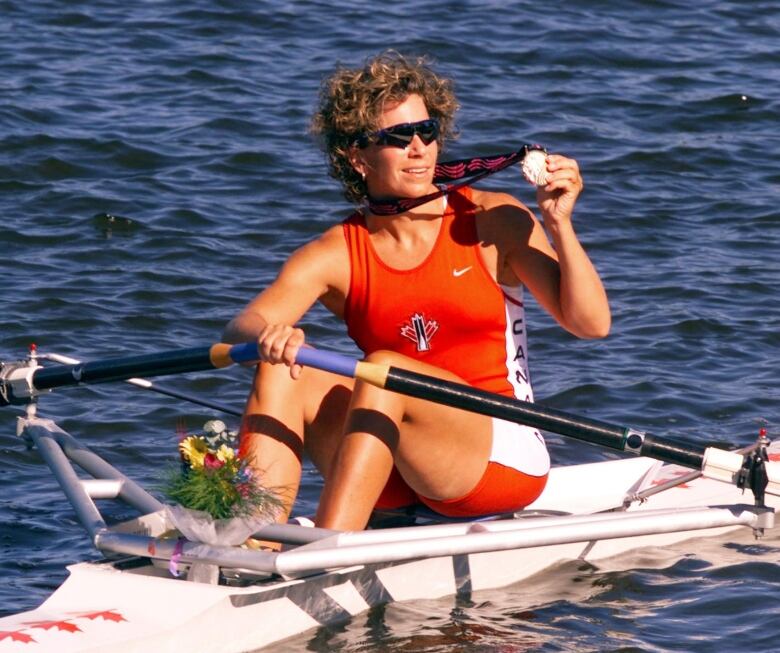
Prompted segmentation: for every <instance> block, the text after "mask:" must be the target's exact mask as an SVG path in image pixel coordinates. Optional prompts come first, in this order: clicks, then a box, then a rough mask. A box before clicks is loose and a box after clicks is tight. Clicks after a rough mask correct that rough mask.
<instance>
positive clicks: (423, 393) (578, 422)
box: [384, 367, 704, 469]
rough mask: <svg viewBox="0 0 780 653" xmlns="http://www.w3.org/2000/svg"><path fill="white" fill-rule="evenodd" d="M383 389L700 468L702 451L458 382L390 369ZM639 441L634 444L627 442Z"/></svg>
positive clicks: (702, 449) (686, 444) (693, 446)
mask: <svg viewBox="0 0 780 653" xmlns="http://www.w3.org/2000/svg"><path fill="white" fill-rule="evenodd" d="M384 387H385V388H387V389H388V390H393V391H395V392H400V393H402V394H406V395H410V396H413V397H418V398H420V399H427V400H431V401H435V402H437V403H441V404H446V405H448V406H453V407H455V408H463V409H465V410H470V411H472V412H475V413H481V414H483V415H489V416H491V417H498V418H500V419H505V420H508V421H512V422H518V423H520V424H526V425H527V426H532V427H534V428H538V429H542V430H545V431H550V432H551V433H559V434H561V435H565V436H568V437H571V438H575V439H577V440H582V441H584V442H589V443H591V444H597V445H601V446H603V447H608V448H610V449H616V450H618V451H632V452H634V453H638V454H641V455H645V456H650V457H652V458H656V459H658V460H663V461H664V462H670V463H676V464H678V465H683V466H685V467H692V468H694V469H701V466H702V463H703V459H704V447H698V446H696V445H691V444H690V443H682V442H677V441H675V440H672V439H670V438H655V437H653V436H651V435H644V434H640V433H637V432H635V431H632V430H631V429H629V428H625V427H621V426H614V425H611V424H607V423H605V422H600V421H598V420H593V419H588V418H585V417H580V416H577V415H570V414H568V413H565V412H563V411H559V410H555V409H553V408H546V407H544V406H541V405H539V404H532V403H529V402H526V401H521V400H519V399H514V398H512V397H503V396H501V395H496V394H493V393H491V392H486V391H484V390H478V389H476V388H472V387H470V386H464V385H462V384H459V383H453V382H451V381H445V380H442V379H437V378H433V377H430V376H426V375H424V374H418V373H416V372H410V371H407V370H401V369H398V368H395V367H390V370H389V372H388V374H387V379H386V381H385V384H384ZM632 438H638V440H637V442H636V444H635V445H634V446H632V442H631V439H632Z"/></svg>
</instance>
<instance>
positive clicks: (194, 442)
mask: <svg viewBox="0 0 780 653" xmlns="http://www.w3.org/2000/svg"><path fill="white" fill-rule="evenodd" d="M208 450H209V447H208V445H207V444H206V441H205V440H204V439H203V438H201V437H198V436H197V435H191V436H189V437H187V438H184V439H183V440H182V441H181V442H180V443H179V451H180V452H181V455H182V456H183V457H184V460H186V461H189V463H190V467H192V468H193V469H202V468H203V459H204V458H205V456H206V453H208Z"/></svg>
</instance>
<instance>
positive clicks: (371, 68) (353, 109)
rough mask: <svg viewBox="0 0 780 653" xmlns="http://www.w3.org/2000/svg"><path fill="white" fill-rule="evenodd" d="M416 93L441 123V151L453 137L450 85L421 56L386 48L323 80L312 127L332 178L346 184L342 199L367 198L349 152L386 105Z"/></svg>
mask: <svg viewBox="0 0 780 653" xmlns="http://www.w3.org/2000/svg"><path fill="white" fill-rule="evenodd" d="M410 95H419V96H420V97H422V99H423V101H424V102H425V106H426V108H427V109H428V113H429V114H430V116H431V117H432V118H437V119H438V120H439V128H440V131H439V138H438V139H437V142H438V143H439V147H442V146H443V145H444V142H445V141H446V139H447V137H451V136H454V130H455V126H454V117H455V112H456V111H457V110H458V106H459V105H458V101H457V100H456V98H455V93H454V91H453V84H452V81H451V80H449V79H446V78H442V77H439V76H437V75H436V74H435V73H434V72H433V70H432V69H431V68H430V65H429V62H428V60H427V59H426V58H425V57H415V58H411V59H408V58H406V57H404V56H403V55H402V54H400V53H398V52H396V51H394V50H388V51H385V52H382V53H380V54H378V55H376V56H374V57H371V58H369V59H367V60H366V62H365V65H364V66H363V67H362V68H345V67H339V68H337V69H336V71H335V72H334V73H333V74H332V75H331V76H330V77H327V78H326V79H325V80H323V83H322V86H321V88H320V97H319V106H318V108H317V112H316V113H315V114H314V117H313V119H312V123H311V130H312V132H313V133H314V134H315V135H317V136H318V137H319V138H320V139H321V141H322V147H323V150H324V151H325V153H326V155H327V158H328V165H329V173H330V176H331V177H333V178H335V179H338V180H339V181H340V182H341V183H342V184H343V186H344V195H345V196H346V198H347V199H348V200H350V201H352V202H361V201H362V200H363V199H364V198H365V197H366V195H367V192H368V191H367V188H366V183H365V181H364V180H363V179H362V178H361V176H360V175H359V174H358V173H357V171H356V170H355V169H354V168H353V167H352V164H351V163H350V161H349V150H350V148H351V147H353V145H354V143H355V140H356V139H357V138H358V137H359V136H361V135H362V134H366V133H369V132H372V131H375V130H376V129H377V128H378V126H379V118H380V116H381V115H382V112H383V110H384V109H385V107H386V106H388V105H393V104H396V103H398V102H403V101H404V100H405V99H406V98H407V97H409V96H410Z"/></svg>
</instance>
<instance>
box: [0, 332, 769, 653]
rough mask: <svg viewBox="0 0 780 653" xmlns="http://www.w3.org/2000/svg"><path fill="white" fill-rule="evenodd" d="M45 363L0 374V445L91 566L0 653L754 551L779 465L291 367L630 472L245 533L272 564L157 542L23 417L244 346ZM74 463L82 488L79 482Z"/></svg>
mask: <svg viewBox="0 0 780 653" xmlns="http://www.w3.org/2000/svg"><path fill="white" fill-rule="evenodd" d="M49 358H51V359H55V360H59V362H60V363H63V362H65V364H59V365H55V366H46V367H44V366H42V365H41V364H40V360H41V357H40V356H39V355H38V354H37V352H36V351H35V350H32V351H31V353H30V355H29V356H28V357H27V358H26V359H25V360H23V361H19V362H15V363H3V364H2V366H1V367H0V405H10V404H17V405H23V406H24V407H25V414H24V415H23V416H20V417H19V418H18V427H17V433H18V434H19V435H20V436H21V437H22V438H24V439H25V440H27V441H28V442H29V443H31V444H32V445H33V446H35V447H36V448H37V450H38V451H39V452H40V454H41V456H42V458H43V459H44V461H45V462H46V464H47V465H48V466H49V468H50V469H51V471H52V473H53V474H54V477H55V478H56V480H57V482H58V483H59V485H60V487H61V488H62V490H63V492H64V493H65V495H66V496H67V498H68V499H69V501H70V502H71V504H72V505H73V508H74V510H75V512H76V515H77V517H78V519H79V521H80V522H81V524H82V526H83V527H84V528H85V529H86V531H87V533H88V534H89V537H90V539H91V541H92V543H93V544H94V546H95V547H96V548H97V549H98V550H99V551H100V552H101V553H103V554H104V555H105V558H104V559H103V560H101V561H98V562H86V563H78V564H74V565H72V566H70V567H69V568H68V569H69V572H70V576H69V577H68V578H67V580H66V581H65V582H64V583H63V584H62V585H61V586H60V587H59V588H58V589H57V590H56V591H55V592H54V593H53V594H52V595H51V596H50V597H49V598H48V599H47V600H46V601H44V602H43V603H42V604H41V605H40V607H38V608H36V609H34V610H31V611H28V612H23V613H20V614H17V615H12V616H9V617H5V618H2V619H0V653H5V652H6V651H34V650H39V651H57V652H58V653H64V652H66V651H112V652H120V651H150V650H151V651H178V650H181V649H182V648H184V647H190V648H192V649H193V650H199V651H209V652H239V651H251V650H256V649H259V648H262V647H263V646H267V645H270V644H272V643H274V642H278V641H280V640H282V639H285V638H288V637H291V636H294V635H297V634H300V633H302V632H304V631H306V630H309V629H311V628H314V627H317V626H320V625H324V624H331V623H335V622H339V621H344V620H346V619H348V618H350V617H351V616H354V615H357V614H359V613H361V612H363V611H365V610H367V609H369V608H370V607H372V606H375V605H379V604H383V603H388V602H391V601H410V600H415V599H432V598H439V597H442V596H446V595H452V594H456V593H469V592H473V591H477V590H482V589H492V588H497V587H502V586H506V585H510V584H513V583H517V582H519V581H522V580H524V579H526V578H528V577H530V576H532V575H534V574H536V573H538V572H540V571H542V570H543V569H545V568H547V567H550V566H552V565H555V564H558V563H560V562H562V561H565V560H572V559H585V560H599V559H604V558H607V557H612V556H615V555H617V554H620V553H623V552H626V551H629V550H632V549H637V548H640V547H648V546H666V545H670V544H672V543H676V542H680V541H683V540H686V539H690V538H693V537H704V536H715V535H721V534H723V533H727V532H729V531H732V530H735V529H744V528H749V529H752V530H753V531H754V533H755V534H756V535H757V536H760V535H762V534H763V533H764V531H765V530H766V529H770V528H773V526H774V508H775V507H776V506H777V504H778V499H777V497H778V496H779V495H780V463H778V462H774V460H775V457H776V456H780V447H776V446H774V445H773V444H771V443H770V442H769V441H768V439H767V438H766V434H765V432H764V431H762V432H761V433H760V434H759V438H758V441H757V442H756V443H755V445H753V446H751V447H749V448H747V449H745V450H740V451H726V450H722V449H718V448H714V447H702V446H698V445H692V444H689V443H685V442H682V441H680V440H673V439H669V438H660V437H656V436H652V435H650V434H647V433H643V432H641V431H638V430H635V429H632V428H627V427H622V426H616V425H611V424H606V423H604V422H599V421H596V420H592V419H586V418H583V417H578V416H575V415H571V414H568V413H565V412H562V411H558V410H552V409H549V408H545V407H544V406H541V405H539V404H529V403H526V402H523V401H519V400H514V399H509V398H506V397H500V396H496V395H491V394H489V393H486V392H483V391H480V390H475V389H474V388H471V387H469V386H464V385H459V384H455V383H451V382H447V381H442V380H440V379H436V378H433V377H428V376H424V375H420V374H417V373H412V372H409V371H405V370H401V369H398V368H394V367H388V366H383V365H376V364H370V363H365V362H358V361H354V360H352V359H350V358H348V357H345V356H341V355H339V354H334V353H328V352H323V351H319V350H315V349H304V350H301V352H300V355H299V357H298V362H300V363H301V364H303V365H310V366H312V367H318V368H320V369H326V370H329V371H332V372H336V373H339V374H344V375H347V376H353V377H356V378H360V379H363V380H365V381H368V382H370V383H374V384H376V385H378V386H380V387H384V388H387V389H389V390H393V391H396V392H402V393H406V394H410V395H413V396H416V397H422V398H425V399H429V400H431V401H437V402H441V403H445V404H448V405H452V406H457V407H460V408H465V409H468V410H473V411H476V412H480V413H484V414H486V415H493V416H497V417H501V418H503V419H511V420H515V421H518V422H521V423H524V424H528V425H531V426H534V427H536V428H540V429H544V430H547V431H550V432H555V433H559V434H561V435H565V436H568V437H572V438H576V439H579V440H584V441H587V442H591V443H594V444H598V445H602V446H606V447H609V448H612V449H616V450H619V451H625V452H629V453H632V454H635V456H634V457H631V458H625V459H620V460H610V461H606V462H597V463H588V464H581V465H568V466H562V467H554V468H553V470H552V471H551V473H550V478H549V482H548V485H547V487H546V488H545V491H544V492H543V494H542V496H541V497H540V498H539V499H538V500H537V501H536V502H534V504H532V505H531V506H529V507H528V508H527V509H526V510H523V511H521V512H518V513H515V514H512V515H493V516H488V517H486V518H485V519H480V520H472V521H465V522H464V521H460V522H447V521H442V522H437V521H436V520H435V517H434V516H432V515H430V514H423V515H420V514H414V513H408V514H396V515H394V517H393V520H392V521H393V523H395V524H396V525H394V526H391V527H382V526H383V524H382V519H381V518H378V519H377V520H376V522H375V523H376V525H377V527H376V528H373V529H370V530H366V531H360V532H337V531H330V530H326V529H321V528H315V527H309V526H303V525H297V524H284V525H267V526H263V527H261V528H260V529H259V530H258V531H257V533H255V536H256V537H258V538H260V539H263V540H273V541H278V542H280V543H282V544H283V545H284V548H283V550H282V551H281V552H269V551H258V550H252V549H246V548H241V547H222V546H212V545H207V544H203V543H201V542H194V541H188V540H185V539H183V538H180V537H179V538H170V537H167V536H164V534H165V532H166V530H167V529H168V527H169V525H168V524H167V522H166V519H165V516H164V514H165V511H164V506H163V504H162V503H161V502H160V501H159V500H158V499H157V498H156V497H154V496H153V495H151V494H150V493H148V492H147V491H146V490H144V489H143V488H142V487H140V486H139V485H138V484H136V483H135V482H133V481H132V480H131V479H129V478H127V477H126V476H124V475H123V474H122V473H121V472H120V471H118V470H117V469H116V468H114V467H113V466H111V465H110V464H109V463H108V462H106V461H105V460H103V459H102V458H100V457H99V456H97V455H96V454H95V453H94V452H92V451H90V450H89V449H88V448H87V447H85V446H84V445H82V444H80V443H79V442H78V441H77V440H76V439H75V438H74V437H73V436H71V435H70V434H68V433H66V432H65V431H63V430H62V429H61V428H59V427H58V426H57V425H56V424H55V423H54V422H53V421H51V420H48V419H43V418H41V417H39V416H38V414H37V405H38V399H39V397H40V396H41V395H42V394H43V393H45V392H46V391H49V390H51V389H53V388H58V387H63V386H69V385H79V384H89V383H104V382H109V381H120V380H130V381H131V382H134V383H136V385H142V386H143V385H145V382H143V381H142V380H140V379H138V378H137V377H140V376H159V375H165V374H175V373H182V372H192V371H199V370H207V369H214V368H221V367H227V366H228V365H231V364H233V363H239V362H248V361H253V360H257V358H258V352H257V346H256V345H255V344H254V343H247V344H242V345H233V346H231V345H225V344H221V343H220V344H216V345H212V346H207V347H199V348H193V349H183V350H174V351H167V352H162V353H157V354H152V355H146V356H130V357H125V358H114V359H105V360H99V361H94V362H91V363H89V362H88V363H78V362H73V361H70V362H68V361H67V359H64V357H59V359H57V357H56V356H50V357H49ZM148 385H151V384H148ZM148 385H147V387H148ZM165 394H172V395H174V396H181V395H179V394H177V393H176V392H165ZM184 398H186V397H184ZM207 403H208V402H207ZM208 405H211V404H208ZM74 463H75V465H77V466H78V467H80V468H81V469H82V470H83V472H86V474H89V475H90V476H91V477H92V478H82V476H83V474H82V476H79V475H78V474H77V472H76V470H75V468H74V466H73V464H74ZM583 488H587V491H583ZM746 489H749V490H750V491H751V492H752V494H753V501H752V503H750V504H747V503H745V498H746V496H745V494H744V491H745V490H746ZM98 499H117V500H121V501H124V502H125V503H127V504H129V505H131V506H132V507H134V508H135V509H137V510H138V512H139V516H138V517H137V518H135V519H133V520H130V521H127V522H122V523H118V524H113V525H108V524H107V523H106V521H105V519H104V518H103V516H102V514H101V513H100V511H99V509H98V507H97V505H96V500H98ZM399 522H402V523H403V522H405V524H404V525H397V524H398V523H399ZM192 564H210V565H215V566H217V567H218V568H219V583H218V584H203V583H194V582H188V581H187V580H186V578H185V577H184V576H182V575H175V573H172V571H173V572H176V573H178V572H177V571H176V568H177V566H178V567H179V568H181V567H186V566H187V565H192Z"/></svg>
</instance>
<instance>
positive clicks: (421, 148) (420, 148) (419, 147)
mask: <svg viewBox="0 0 780 653" xmlns="http://www.w3.org/2000/svg"><path fill="white" fill-rule="evenodd" d="M426 147H428V146H427V145H426V144H425V143H423V140H422V138H420V135H419V134H418V133H417V132H415V134H414V136H413V137H412V140H411V141H410V142H409V145H407V146H406V148H407V149H408V150H409V154H413V155H415V156H419V155H421V154H423V153H424V152H425V148H426Z"/></svg>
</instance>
